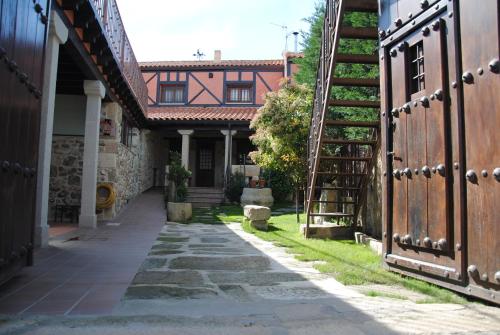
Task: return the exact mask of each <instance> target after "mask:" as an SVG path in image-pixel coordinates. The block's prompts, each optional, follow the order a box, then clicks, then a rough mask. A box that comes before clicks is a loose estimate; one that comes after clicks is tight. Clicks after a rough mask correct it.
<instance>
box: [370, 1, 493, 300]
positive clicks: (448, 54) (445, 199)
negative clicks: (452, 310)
mask: <svg viewBox="0 0 500 335" xmlns="http://www.w3.org/2000/svg"><path fill="white" fill-rule="evenodd" d="M381 4H382V7H381V19H380V35H381V37H382V42H381V53H380V55H381V72H382V73H381V78H382V84H383V85H382V92H381V95H382V101H383V114H382V142H383V143H382V152H383V153H384V154H385V155H386V159H385V160H384V163H385V164H384V171H385V181H384V204H383V215H384V246H385V255H384V256H385V261H386V264H387V265H388V267H389V268H391V269H392V270H395V271H399V272H404V273H407V274H410V275H412V276H415V277H420V278H423V279H425V280H428V281H432V282H435V283H437V284H439V285H442V286H447V287H450V288H454V289H456V290H459V291H462V292H464V293H468V294H474V295H478V296H481V297H483V298H486V299H490V300H492V301H497V300H498V299H500V295H499V294H498V290H499V288H500V287H499V284H500V243H499V241H498V239H499V237H500V228H499V227H498V226H499V224H500V211H499V210H498V208H495V207H494V206H495V201H496V203H497V204H498V199H499V198H500V150H499V147H498V143H500V131H499V126H500V95H499V93H498V92H500V77H499V67H500V65H499V64H498V57H499V35H498V31H499V23H498V13H499V7H498V6H499V1H498V0H484V1H481V6H477V1H474V0H461V1H453V2H452V1H418V2H417V1H414V0H399V1H388V0H387V1H381ZM461 14H462V15H461Z"/></svg>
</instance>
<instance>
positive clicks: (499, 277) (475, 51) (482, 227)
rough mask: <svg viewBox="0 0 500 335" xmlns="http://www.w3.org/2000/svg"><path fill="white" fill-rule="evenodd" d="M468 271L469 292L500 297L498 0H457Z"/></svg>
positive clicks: (499, 25) (488, 296)
mask: <svg viewBox="0 0 500 335" xmlns="http://www.w3.org/2000/svg"><path fill="white" fill-rule="evenodd" d="M460 13H461V16H460V17H461V19H460V22H461V26H460V30H461V40H462V43H461V45H462V69H463V73H462V75H463V94H464V99H463V101H464V125H465V126H464V130H465V155H466V163H465V168H464V170H463V173H464V174H465V176H464V175H462V178H464V179H466V197H467V213H466V217H467V241H468V243H467V255H468V276H469V282H470V284H471V289H472V290H473V292H472V293H473V294H477V295H481V296H483V297H485V298H487V299H488V298H489V299H492V295H494V294H495V292H493V291H497V292H496V295H497V296H496V297H497V299H496V301H497V303H498V299H500V295H498V291H499V290H500V209H499V208H498V207H499V204H500V201H499V199H500V147H499V144H500V62H499V58H500V56H499V55H500V46H499V43H500V36H499V29H500V24H499V13H500V8H499V1H498V0H482V1H481V5H480V6H478V2H477V1H474V0H462V1H460Z"/></svg>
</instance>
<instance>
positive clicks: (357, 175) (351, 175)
mask: <svg viewBox="0 0 500 335" xmlns="http://www.w3.org/2000/svg"><path fill="white" fill-rule="evenodd" d="M316 173H317V174H322V175H328V176H334V177H364V176H366V175H367V174H366V173H336V172H328V171H321V172H316Z"/></svg>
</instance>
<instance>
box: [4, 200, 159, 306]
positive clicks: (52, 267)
mask: <svg viewBox="0 0 500 335" xmlns="http://www.w3.org/2000/svg"><path fill="white" fill-rule="evenodd" d="M165 220H166V216H165V210H164V204H163V201H162V196H161V194H160V193H158V192H155V191H150V192H146V193H144V194H142V195H140V196H139V197H138V198H136V199H135V200H134V201H133V202H131V203H130V204H129V205H128V207H127V208H126V209H125V210H124V211H123V212H122V213H121V215H120V216H119V217H117V218H116V219H115V220H114V221H113V222H116V223H120V225H118V226H108V225H105V224H102V225H100V226H99V227H98V228H97V229H95V230H89V229H78V230H70V231H69V232H66V234H64V235H57V236H55V237H53V238H52V239H51V242H50V247H49V248H46V249H40V250H37V251H36V253H35V266H33V267H30V268H25V269H24V270H23V271H22V272H21V273H20V274H19V275H18V276H17V277H16V278H14V279H13V280H11V281H10V282H8V283H7V284H5V285H3V286H2V287H0V314H16V315H30V314H38V315H39V314H41V315H82V314H92V315H95V314H110V313H111V312H112V310H113V307H114V306H116V305H117V304H118V303H119V301H120V298H121V296H122V295H123V293H124V292H125V290H126V289H127V287H128V285H129V284H130V282H131V280H132V279H133V277H134V275H135V273H136V272H137V270H138V268H139V266H140V265H141V263H142V261H143V260H144V258H145V257H146V255H147V253H148V251H149V249H150V247H151V244H152V243H153V241H154V240H155V238H156V236H157V235H158V232H159V231H160V230H161V228H162V227H163V225H164V223H165ZM68 233H69V234H68ZM75 237H78V239H76V240H75V239H71V238H75Z"/></svg>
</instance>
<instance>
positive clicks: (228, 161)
mask: <svg viewBox="0 0 500 335" xmlns="http://www.w3.org/2000/svg"><path fill="white" fill-rule="evenodd" d="M220 132H221V133H222V135H224V136H225V137H226V141H225V149H224V181H226V182H227V177H228V169H231V168H232V157H233V155H232V152H231V151H232V149H231V148H232V145H231V144H232V143H231V142H232V140H233V136H234V135H235V134H236V130H221V131H220Z"/></svg>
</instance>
